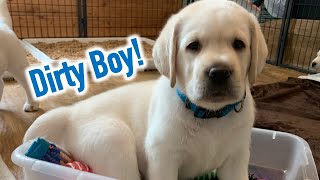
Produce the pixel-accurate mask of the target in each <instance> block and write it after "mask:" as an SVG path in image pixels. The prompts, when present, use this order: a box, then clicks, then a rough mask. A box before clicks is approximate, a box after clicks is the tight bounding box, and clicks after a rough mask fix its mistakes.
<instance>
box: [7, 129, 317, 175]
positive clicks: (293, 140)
mask: <svg viewBox="0 0 320 180" xmlns="http://www.w3.org/2000/svg"><path fill="white" fill-rule="evenodd" d="M29 145H30V143H27V144H23V145H21V146H19V147H18V148H17V149H15V151H14V152H13V153H12V157H11V158H12V161H13V162H14V163H15V164H16V165H18V166H20V167H24V168H26V170H27V171H31V172H32V173H31V175H32V180H44V179H45V180H60V179H66V180H73V179H78V180H85V179H86V180H88V179H90V180H112V178H108V177H103V176H99V175H95V174H91V173H86V172H81V171H78V170H75V169H71V168H68V167H63V166H59V165H55V164H52V163H47V162H43V161H39V160H35V159H31V158H28V157H26V156H25V155H24V153H25V152H26V150H27V149H28V147H29ZM249 171H250V172H251V173H254V174H255V175H256V176H259V177H263V178H264V179H265V180H319V178H318V174H317V170H316V166H315V163H314V160H313V157H312V153H311V150H310V147H309V145H308V144H307V142H306V141H305V140H303V139H302V138H300V137H298V136H295V135H292V134H288V133H283V132H277V131H270V130H262V129H255V128H254V129H253V130H252V146H251V159H250V167H249Z"/></svg>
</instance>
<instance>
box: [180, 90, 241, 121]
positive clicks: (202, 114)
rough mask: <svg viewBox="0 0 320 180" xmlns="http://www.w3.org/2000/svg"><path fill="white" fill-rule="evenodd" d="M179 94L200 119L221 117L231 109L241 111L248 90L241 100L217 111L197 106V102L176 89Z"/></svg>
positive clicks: (187, 106)
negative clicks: (193, 101)
mask: <svg viewBox="0 0 320 180" xmlns="http://www.w3.org/2000/svg"><path fill="white" fill-rule="evenodd" d="M176 91H177V94H178V96H179V97H180V99H181V100H182V101H183V102H184V103H185V104H186V108H188V109H190V110H192V111H193V112H194V117H197V118H200V119H209V118H221V117H224V116H226V115H227V114H229V113H230V112H231V111H235V112H237V113H238V112H240V111H242V108H243V103H244V99H245V98H246V92H245V93H244V96H243V98H242V100H241V101H238V102H236V103H234V104H229V105H226V106H224V107H223V108H221V109H218V110H216V111H213V110H208V109H205V108H203V107H200V106H197V105H196V104H194V103H192V102H191V101H190V100H189V98H188V97H187V96H186V95H185V94H183V93H182V92H181V91H180V90H179V89H176ZM239 104H240V108H239V109H237V106H238V105H239Z"/></svg>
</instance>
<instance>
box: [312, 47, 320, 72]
mask: <svg viewBox="0 0 320 180" xmlns="http://www.w3.org/2000/svg"><path fill="white" fill-rule="evenodd" d="M311 69H312V70H315V71H317V72H320V51H319V52H318V53H317V57H316V58H315V59H314V60H313V61H312V62H311Z"/></svg>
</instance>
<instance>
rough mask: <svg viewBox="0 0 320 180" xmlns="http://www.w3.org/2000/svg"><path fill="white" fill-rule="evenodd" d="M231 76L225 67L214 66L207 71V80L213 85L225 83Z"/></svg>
mask: <svg viewBox="0 0 320 180" xmlns="http://www.w3.org/2000/svg"><path fill="white" fill-rule="evenodd" d="M230 75H231V71H230V69H229V68H228V67H226V66H216V67H215V66H214V67H212V68H210V69H209V73H208V76H209V79H210V80H211V81H212V82H214V83H223V82H225V81H226V80H227V79H228V78H229V77H230Z"/></svg>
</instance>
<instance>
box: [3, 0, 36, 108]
mask: <svg viewBox="0 0 320 180" xmlns="http://www.w3.org/2000/svg"><path fill="white" fill-rule="evenodd" d="M0 42H1V43H0V100H1V97H2V94H3V88H4V82H3V80H2V76H3V75H4V74H5V73H6V71H8V72H9V73H10V74H12V75H13V76H14V78H15V79H16V80H17V81H18V82H19V84H20V85H21V86H22V87H23V88H24V89H25V91H26V94H27V102H26V103H25V105H24V108H23V109H24V111H35V110H37V109H38V107H39V104H38V103H37V102H35V101H34V100H33V98H32V95H31V92H30V90H29V87H28V85H27V80H26V77H25V69H26V68H27V67H28V66H29V64H28V61H27V60H26V55H27V54H26V51H25V50H24V48H23V47H22V45H21V42H20V40H19V39H18V37H17V36H16V34H15V33H14V32H13V30H12V21H11V17H10V14H9V10H8V7H7V1H6V0H0Z"/></svg>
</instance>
